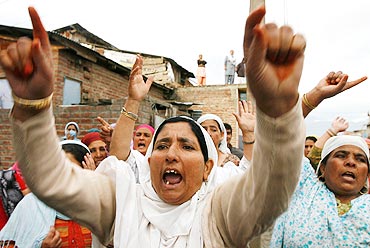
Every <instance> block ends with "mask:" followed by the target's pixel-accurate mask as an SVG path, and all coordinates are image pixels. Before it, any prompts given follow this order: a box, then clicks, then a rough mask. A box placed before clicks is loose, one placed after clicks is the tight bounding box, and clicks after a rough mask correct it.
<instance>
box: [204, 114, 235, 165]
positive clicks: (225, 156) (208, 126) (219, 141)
mask: <svg viewBox="0 0 370 248" xmlns="http://www.w3.org/2000/svg"><path fill="white" fill-rule="evenodd" d="M197 122H198V123H199V124H200V125H201V126H202V127H203V128H204V129H205V130H206V131H207V132H208V134H209V135H210V136H211V138H212V140H213V143H214V145H215V146H216V149H217V155H218V164H217V166H220V167H223V166H224V165H226V166H228V165H236V166H238V165H239V162H240V159H239V158H238V157H237V156H236V155H234V154H231V152H230V150H229V148H228V147H227V141H226V128H225V125H224V123H223V121H222V120H221V118H220V117H219V116H217V115H215V114H205V115H202V116H201V117H199V119H198V120H197Z"/></svg>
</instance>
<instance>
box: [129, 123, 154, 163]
mask: <svg viewBox="0 0 370 248" xmlns="http://www.w3.org/2000/svg"><path fill="white" fill-rule="evenodd" d="M153 134H154V128H153V127H152V126H150V125H148V124H140V125H139V126H137V127H136V129H135V132H134V137H133V138H132V140H133V148H134V149H135V150H137V151H139V152H140V153H141V154H143V155H144V156H145V154H146V151H147V150H148V147H149V144H150V141H152V138H153Z"/></svg>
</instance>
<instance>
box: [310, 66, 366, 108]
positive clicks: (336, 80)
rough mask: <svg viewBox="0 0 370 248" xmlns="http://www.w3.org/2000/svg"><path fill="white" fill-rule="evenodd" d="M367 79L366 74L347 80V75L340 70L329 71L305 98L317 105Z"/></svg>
mask: <svg viewBox="0 0 370 248" xmlns="http://www.w3.org/2000/svg"><path fill="white" fill-rule="evenodd" d="M366 79H367V76H363V77H360V78H358V79H355V80H353V81H348V75H347V74H344V73H343V72H341V71H338V72H330V73H329V74H328V75H327V76H326V77H324V78H323V79H321V80H320V81H319V83H318V84H317V85H316V86H315V87H314V88H313V89H312V90H310V91H309V92H308V93H307V98H308V99H309V101H310V103H311V104H313V105H314V106H318V105H319V104H320V103H321V102H322V101H323V100H325V99H327V98H330V97H333V96H335V95H338V94H339V93H341V92H343V91H346V90H348V89H350V88H352V87H354V86H356V85H358V84H360V83H362V82H363V81H365V80H366Z"/></svg>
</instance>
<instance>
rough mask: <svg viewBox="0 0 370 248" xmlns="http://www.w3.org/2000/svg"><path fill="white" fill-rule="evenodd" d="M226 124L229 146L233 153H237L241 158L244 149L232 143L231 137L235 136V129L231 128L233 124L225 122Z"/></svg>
mask: <svg viewBox="0 0 370 248" xmlns="http://www.w3.org/2000/svg"><path fill="white" fill-rule="evenodd" d="M224 125H225V129H226V141H227V147H228V148H229V150H230V152H231V153H232V154H234V155H236V156H237V157H238V158H239V159H242V157H243V151H242V150H241V149H239V148H236V147H233V145H232V144H231V138H232V137H233V129H232V128H231V125H230V124H229V123H224Z"/></svg>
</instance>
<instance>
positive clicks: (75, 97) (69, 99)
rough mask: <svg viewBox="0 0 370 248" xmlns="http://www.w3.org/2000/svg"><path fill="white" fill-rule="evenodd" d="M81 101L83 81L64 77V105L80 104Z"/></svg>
mask: <svg viewBox="0 0 370 248" xmlns="http://www.w3.org/2000/svg"><path fill="white" fill-rule="evenodd" d="M80 102H81V83H80V82H78V81H76V80H73V79H69V78H64V88H63V105H72V104H80Z"/></svg>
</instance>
